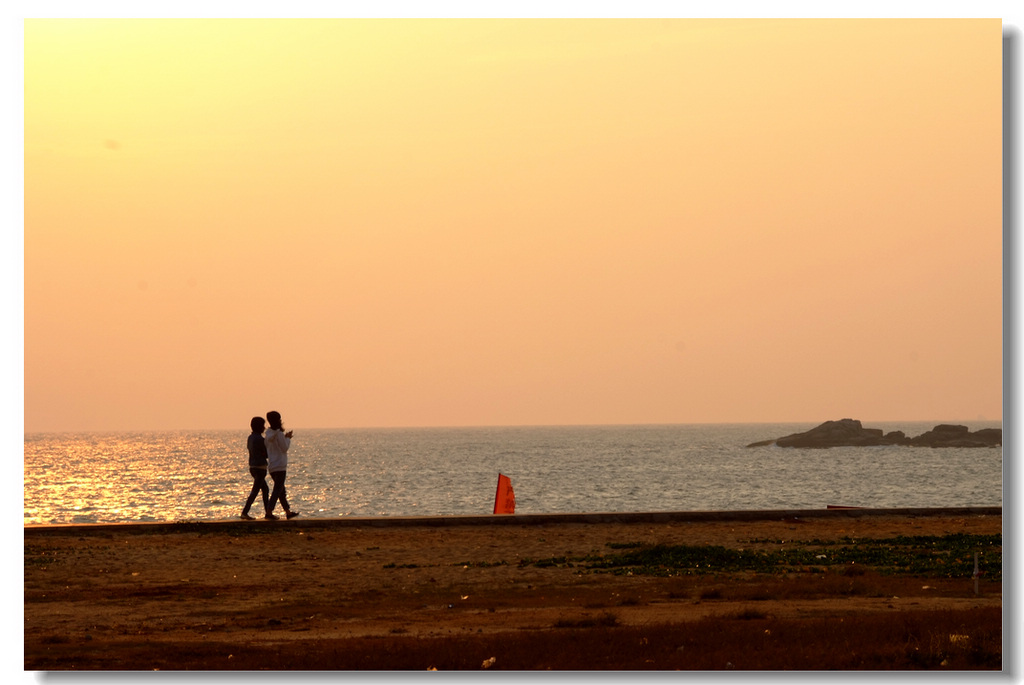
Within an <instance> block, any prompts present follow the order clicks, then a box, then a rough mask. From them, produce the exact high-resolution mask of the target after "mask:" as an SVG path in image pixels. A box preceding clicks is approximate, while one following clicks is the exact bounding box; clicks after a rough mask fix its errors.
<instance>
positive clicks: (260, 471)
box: [242, 416, 270, 521]
mask: <svg viewBox="0 0 1024 685" xmlns="http://www.w3.org/2000/svg"><path fill="white" fill-rule="evenodd" d="M263 424H264V421H263V417H262V416H254V417H252V421H250V422H249V426H250V427H251V428H252V433H250V434H249V441H248V445H247V446H248V448H249V473H250V474H252V490H251V491H250V492H249V499H247V500H245V506H244V507H242V518H244V519H245V520H246V521H252V520H254V519H253V517H252V516H249V509H250V508H251V507H252V503H253V502H255V501H256V493H262V494H263V511H264V518H270V504H269V502H268V498H267V495H268V493H269V492H270V486H268V485H267V445H266V442H265V441H264V440H263Z"/></svg>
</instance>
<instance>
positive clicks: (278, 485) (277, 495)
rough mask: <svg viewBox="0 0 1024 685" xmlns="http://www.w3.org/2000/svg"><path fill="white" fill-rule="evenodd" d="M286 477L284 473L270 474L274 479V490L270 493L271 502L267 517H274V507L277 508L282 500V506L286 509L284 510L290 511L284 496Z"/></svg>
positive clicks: (275, 472) (268, 505) (274, 472)
mask: <svg viewBox="0 0 1024 685" xmlns="http://www.w3.org/2000/svg"><path fill="white" fill-rule="evenodd" d="M284 476H285V472H284V471H271V472H270V477H271V478H272V479H274V490H273V492H271V493H270V501H269V502H268V503H267V516H271V515H273V513H274V507H276V506H277V501H278V500H281V506H282V507H284V510H285V511H288V504H287V500H286V499H285V495H284Z"/></svg>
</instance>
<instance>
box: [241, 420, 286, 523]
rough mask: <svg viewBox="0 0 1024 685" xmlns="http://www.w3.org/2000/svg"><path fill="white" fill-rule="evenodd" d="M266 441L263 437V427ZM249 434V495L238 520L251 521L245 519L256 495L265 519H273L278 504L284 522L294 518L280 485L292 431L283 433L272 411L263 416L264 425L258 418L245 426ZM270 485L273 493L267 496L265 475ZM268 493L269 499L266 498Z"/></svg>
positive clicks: (248, 518)
mask: <svg viewBox="0 0 1024 685" xmlns="http://www.w3.org/2000/svg"><path fill="white" fill-rule="evenodd" d="M267 423H269V424H270V428H266V437H264V435H263V431H264V429H265V426H266V424H267ZM249 426H250V428H252V433H250V434H249V440H248V443H247V446H248V448H249V473H250V474H251V475H252V490H251V491H250V492H249V497H248V499H246V500H245V506H244V507H243V508H242V518H243V519H246V520H247V521H252V520H253V517H252V516H250V515H249V510H250V509H251V508H252V505H253V502H255V501H256V495H258V494H262V496H263V510H264V512H265V513H264V516H263V518H265V519H277V518H279V517H278V516H275V515H274V507H276V506H277V503H278V502H279V501H280V502H281V508H282V509H284V515H285V517H286V518H295V517H296V516H298V515H299V512H297V511H292V509H291V507H290V506H288V496H287V493H286V491H285V486H284V481H285V476H286V475H287V472H288V448H289V447H290V446H291V444H292V431H288V432H287V433H285V431H284V425H283V424H282V423H281V414H279V413H278V412H276V411H271V412H267V420H266V422H264V420H263V417H262V416H254V417H253V418H252V421H250V422H249ZM268 470H269V471H270V477H271V479H272V480H273V481H274V489H273V491H272V492H271V491H270V487H269V486H268V485H267V471H268ZM268 493H269V496H268Z"/></svg>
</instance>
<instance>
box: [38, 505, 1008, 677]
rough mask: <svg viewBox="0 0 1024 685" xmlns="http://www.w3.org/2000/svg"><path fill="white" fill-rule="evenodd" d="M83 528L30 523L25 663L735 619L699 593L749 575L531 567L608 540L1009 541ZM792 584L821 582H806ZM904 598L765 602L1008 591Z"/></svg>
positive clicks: (785, 528)
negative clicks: (139, 645)
mask: <svg viewBox="0 0 1024 685" xmlns="http://www.w3.org/2000/svg"><path fill="white" fill-rule="evenodd" d="M331 523H332V522H330V521H324V522H321V521H316V520H313V519H301V518H299V519H295V520H293V521H256V522H245V521H235V522H225V523H219V524H215V525H209V526H204V525H203V524H201V523H199V524H183V525H180V526H159V527H144V526H134V527H132V526H124V527H103V526H95V527H89V526H85V527H83V526H74V527H67V528H58V529H54V528H47V529H32V528H26V530H25V619H24V625H25V629H24V630H25V633H24V635H25V658H26V668H29V669H30V670H32V666H31V663H32V659H33V657H34V655H37V654H39V653H41V652H45V650H46V649H47V646H48V645H67V644H69V643H77V642H79V641H82V642H83V644H87V645H89V646H90V647H93V648H95V647H99V646H104V647H106V648H108V649H110V648H114V647H116V645H117V644H118V643H119V642H138V641H139V640H140V639H147V640H167V641H188V640H209V639H216V640H221V641H230V642H233V643H236V644H237V643H247V644H249V643H251V644H269V643H274V642H282V641H289V640H304V639H311V638H314V637H315V638H332V637H351V636H364V635H407V636H437V635H452V634H458V633H466V632H472V633H487V632H497V631H508V630H535V629H536V630H542V629H549V628H552V627H553V626H555V625H556V624H562V625H565V624H567V623H572V622H580V621H586V620H594V619H599V618H600V617H601V616H602V615H606V614H607V613H609V612H612V613H614V615H615V617H616V618H617V620H618V623H619V624H625V625H634V624H651V623H674V622H681V621H689V620H696V619H698V618H701V617H703V616H708V615H711V614H713V613H716V612H718V613H724V612H729V611H733V612H735V611H736V610H737V606H738V605H739V604H742V603H743V602H742V600H740V599H737V600H735V601H701V597H702V593H706V591H707V590H708V589H709V588H715V587H717V588H721V587H724V586H726V585H727V584H729V583H732V584H736V583H742V582H745V580H744V578H742V577H736V576H734V577H725V576H721V575H716V574H711V575H702V576H689V577H674V578H659V577H650V576H623V575H613V574H609V573H595V572H581V569H580V568H579V567H578V565H577V566H565V565H563V566H557V565H555V566H543V567H540V566H537V565H532V564H530V565H522V566H521V565H520V563H519V562H520V561H521V560H524V559H532V560H539V559H549V558H556V557H574V556H575V557H578V556H581V555H585V554H588V553H594V554H608V553H610V552H612V551H613V550H612V549H611V547H609V543H635V542H642V543H665V544H686V545H721V546H723V547H727V548H733V549H757V548H780V547H784V546H786V545H794V544H796V543H799V542H801V541H805V542H806V541H810V540H815V539H820V540H827V539H839V538H842V537H844V536H849V537H853V538H859V539H865V538H887V537H894V536H898V535H946V534H949V533H971V534H995V533H1000V532H1001V528H1002V516H1001V515H1000V514H994V515H993V514H988V515H978V514H974V513H965V514H961V513H956V512H953V513H949V512H945V513H935V514H930V515H913V516H906V515H863V516H862V515H858V516H850V517H844V516H821V517H815V516H800V517H790V518H776V519H768V520H738V521H737V520H699V521H685V520H677V521H667V522H664V521H663V522H651V521H638V522H626V523H621V522H619V523H615V522H602V523H579V522H552V523H530V524H508V525H494V526H492V525H443V526H426V525H387V526H380V525H374V524H368V525H352V524H351V523H348V524H347V525H331ZM792 582H811V581H810V579H809V577H808V579H801V578H797V579H795V580H793V581H792ZM904 586H905V587H904V589H903V590H902V591H901V593H900V594H899V596H895V595H894V596H886V597H877V596H856V595H849V596H827V597H813V596H812V597H807V596H802V595H801V594H800V593H795V594H794V595H793V596H792V597H786V596H780V597H778V598H774V599H773V598H768V599H764V598H760V601H758V602H757V606H758V609H759V610H761V611H765V612H767V613H769V614H770V615H772V616H778V617H785V616H814V615H830V616H834V615H841V614H842V613H843V612H863V611H887V612H892V611H899V610H901V609H909V608H914V609H922V608H942V607H950V608H954V607H955V608H969V607H980V606H1001V603H1002V593H1001V584H999V583H985V584H984V591H983V592H982V593H980V594H978V595H975V594H974V591H973V582H972V581H971V580H964V579H955V580H946V581H937V582H929V583H927V584H922V583H921V582H920V581H918V580H910V581H907V582H905V583H904Z"/></svg>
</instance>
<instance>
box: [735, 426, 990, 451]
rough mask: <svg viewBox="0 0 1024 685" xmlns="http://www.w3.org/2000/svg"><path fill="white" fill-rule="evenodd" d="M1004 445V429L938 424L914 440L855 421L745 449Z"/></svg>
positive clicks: (820, 428) (763, 442)
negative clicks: (976, 429)
mask: <svg viewBox="0 0 1024 685" xmlns="http://www.w3.org/2000/svg"><path fill="white" fill-rule="evenodd" d="M1002 444H1003V429H1001V428H983V429H981V430H979V431H975V432H973V433H972V432H970V431H969V430H968V429H967V426H954V425H950V424H945V423H944V424H941V425H939V426H936V427H935V428H933V429H931V430H930V431H928V432H927V433H922V434H921V435H919V436H917V437H916V438H908V437H907V436H906V434H905V433H904V432H903V431H892V432H891V433H885V434H883V432H882V430H881V429H880V428H864V427H863V426H862V425H861V423H860V421H857V420H855V419H841V420H839V421H826V422H825V423H823V424H821V425H820V426H818V427H817V428H812V429H811V430H809V431H807V432H805V433H793V434H792V435H786V436H784V437H781V438H776V439H774V440H762V441H760V442H754V443H751V444H749V445H747V447H764V446H767V445H778V446H779V447H804V448H812V449H815V448H817V449H823V448H827V447H878V446H882V445H907V446H911V447H995V446H999V445H1002Z"/></svg>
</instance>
